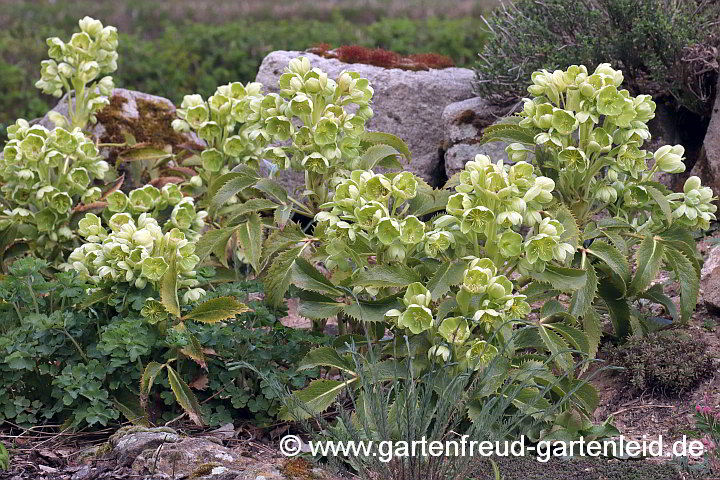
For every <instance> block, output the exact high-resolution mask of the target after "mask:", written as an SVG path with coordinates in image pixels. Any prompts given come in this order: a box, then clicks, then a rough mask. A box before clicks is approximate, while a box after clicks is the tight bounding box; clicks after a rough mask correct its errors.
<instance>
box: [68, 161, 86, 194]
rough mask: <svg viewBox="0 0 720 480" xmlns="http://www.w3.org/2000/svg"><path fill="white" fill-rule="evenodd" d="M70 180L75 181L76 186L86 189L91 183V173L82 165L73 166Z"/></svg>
mask: <svg viewBox="0 0 720 480" xmlns="http://www.w3.org/2000/svg"><path fill="white" fill-rule="evenodd" d="M70 181H71V182H72V183H74V184H75V186H77V187H79V188H80V189H83V190H84V189H85V188H87V186H88V185H90V174H89V173H88V171H87V170H86V169H84V168H82V167H80V168H73V169H72V170H70Z"/></svg>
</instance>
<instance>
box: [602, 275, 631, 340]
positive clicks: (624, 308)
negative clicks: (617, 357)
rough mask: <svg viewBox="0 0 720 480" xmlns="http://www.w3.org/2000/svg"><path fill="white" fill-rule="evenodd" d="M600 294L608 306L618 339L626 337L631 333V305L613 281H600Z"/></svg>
mask: <svg viewBox="0 0 720 480" xmlns="http://www.w3.org/2000/svg"><path fill="white" fill-rule="evenodd" d="M598 295H599V296H600V298H602V300H603V302H605V305H607V307H608V312H609V313H610V320H611V321H612V324H613V328H614V329H615V336H616V337H617V338H618V339H624V338H626V337H627V336H628V335H629V334H630V306H629V305H628V303H627V300H625V298H624V295H623V292H621V291H620V290H618V288H617V287H616V286H615V285H614V284H613V283H612V282H600V283H599V284H598Z"/></svg>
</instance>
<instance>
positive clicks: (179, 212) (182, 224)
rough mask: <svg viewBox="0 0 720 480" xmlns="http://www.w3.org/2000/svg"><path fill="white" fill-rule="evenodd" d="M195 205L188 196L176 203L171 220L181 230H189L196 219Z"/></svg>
mask: <svg viewBox="0 0 720 480" xmlns="http://www.w3.org/2000/svg"><path fill="white" fill-rule="evenodd" d="M195 215H196V213H195V207H194V206H193V204H192V199H191V198H188V199H185V200H183V201H182V202H180V203H179V204H177V205H175V207H174V208H173V210H172V213H171V214H170V221H171V222H172V224H173V225H175V226H176V227H178V228H179V229H181V230H188V229H189V228H190V227H191V226H192V224H193V222H194V221H195Z"/></svg>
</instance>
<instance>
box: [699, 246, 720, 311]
mask: <svg viewBox="0 0 720 480" xmlns="http://www.w3.org/2000/svg"><path fill="white" fill-rule="evenodd" d="M700 292H701V294H702V298H703V301H704V302H705V306H706V307H707V309H708V310H709V311H712V312H714V313H718V312H720V245H718V246H716V247H715V248H713V249H712V250H710V253H709V254H708V257H707V259H706V260H705V263H704V264H703V268H702V271H701V272H700Z"/></svg>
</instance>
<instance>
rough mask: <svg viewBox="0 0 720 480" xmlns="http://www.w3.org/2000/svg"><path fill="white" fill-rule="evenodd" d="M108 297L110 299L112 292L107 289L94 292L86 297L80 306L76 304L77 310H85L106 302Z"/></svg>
mask: <svg viewBox="0 0 720 480" xmlns="http://www.w3.org/2000/svg"><path fill="white" fill-rule="evenodd" d="M110 297H112V291H111V290H110V289H109V288H103V289H100V290H96V291H94V292H93V293H91V294H90V295H88V296H87V297H86V298H85V299H84V300H83V301H82V302H81V303H80V304H78V305H77V308H78V309H80V310H85V309H86V308H89V307H91V306H93V305H95V304H96V303H100V302H105V301H107V300H108V299H109V298H110Z"/></svg>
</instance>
